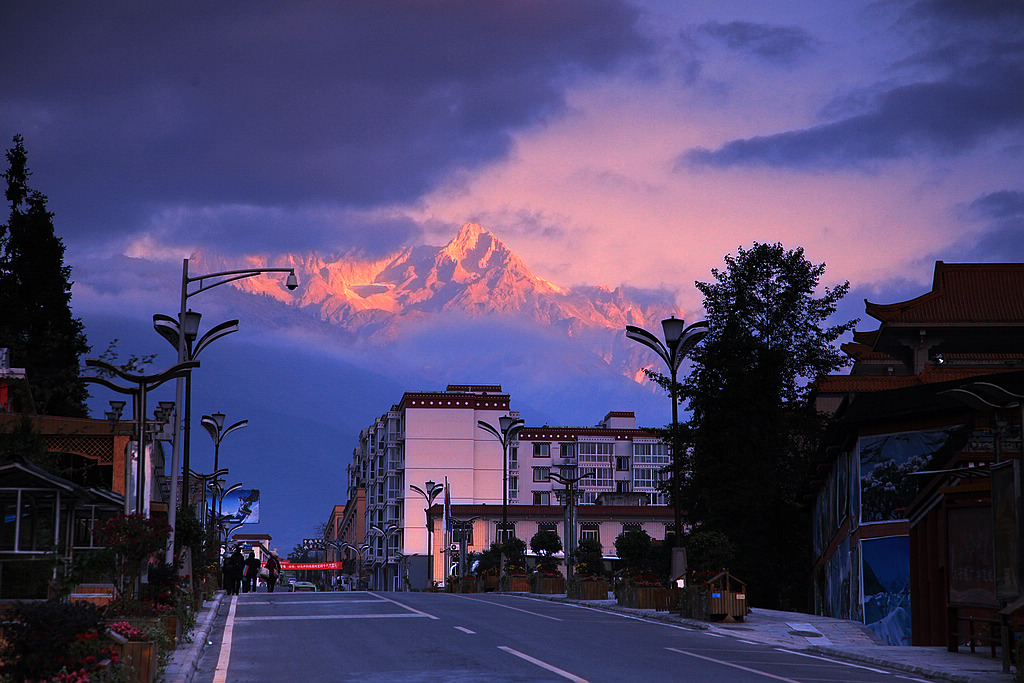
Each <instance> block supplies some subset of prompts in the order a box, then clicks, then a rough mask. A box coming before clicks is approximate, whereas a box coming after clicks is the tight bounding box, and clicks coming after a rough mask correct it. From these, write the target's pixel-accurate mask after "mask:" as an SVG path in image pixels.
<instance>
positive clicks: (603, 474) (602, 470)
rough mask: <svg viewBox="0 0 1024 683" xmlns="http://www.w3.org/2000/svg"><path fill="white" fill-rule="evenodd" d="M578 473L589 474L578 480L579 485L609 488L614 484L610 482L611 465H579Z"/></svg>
mask: <svg viewBox="0 0 1024 683" xmlns="http://www.w3.org/2000/svg"><path fill="white" fill-rule="evenodd" d="M580 474H581V475H585V474H589V475H590V476H589V477H587V478H586V479H583V480H581V481H580V486H584V487H586V488H588V489H589V488H595V489H600V488H605V489H610V488H611V487H613V486H615V484H614V483H613V482H612V468H611V467H581V468H580Z"/></svg>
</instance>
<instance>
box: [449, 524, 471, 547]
mask: <svg viewBox="0 0 1024 683" xmlns="http://www.w3.org/2000/svg"><path fill="white" fill-rule="evenodd" d="M462 539H466V545H467V546H470V545H473V523H472V522H463V523H461V524H459V525H458V526H456V527H455V528H454V529H452V543H461V542H462Z"/></svg>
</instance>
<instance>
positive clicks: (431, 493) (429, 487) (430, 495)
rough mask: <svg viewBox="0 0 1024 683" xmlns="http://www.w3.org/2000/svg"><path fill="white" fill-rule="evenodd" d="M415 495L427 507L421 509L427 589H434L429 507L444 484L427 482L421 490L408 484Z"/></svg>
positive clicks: (442, 489) (439, 493)
mask: <svg viewBox="0 0 1024 683" xmlns="http://www.w3.org/2000/svg"><path fill="white" fill-rule="evenodd" d="M409 488H411V489H412V490H413V491H415V492H416V493H418V494H420V495H421V496H423V500H425V501H426V503H427V507H426V508H424V509H423V513H424V516H425V517H426V520H427V521H426V526H427V588H433V587H434V559H433V551H434V548H433V546H432V544H431V542H430V532H431V529H430V506H431V505H433V504H434V499H435V498H437V497H438V496H439V495H441V491H444V484H438V483H435V482H433V481H430V480H427V482H426V483H425V484H424V485H423V488H420V487H419V486H416V485H415V484H409Z"/></svg>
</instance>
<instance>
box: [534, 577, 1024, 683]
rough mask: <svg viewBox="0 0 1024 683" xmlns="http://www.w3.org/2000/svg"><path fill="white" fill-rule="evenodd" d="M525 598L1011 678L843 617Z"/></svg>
mask: <svg viewBox="0 0 1024 683" xmlns="http://www.w3.org/2000/svg"><path fill="white" fill-rule="evenodd" d="M524 595H525V594H524ZM531 597H546V598H548V599H551V600H556V601H559V602H570V603H573V604H578V605H582V606H587V607H592V608H596V609H602V610H607V611H612V612H619V613H625V614H631V615H633V616H638V617H644V618H647V619H653V620H658V621H666V622H670V623H676V624H683V625H687V626H690V627H692V628H696V629H701V630H706V631H709V632H711V633H717V634H719V635H725V636H729V637H733V638H737V639H740V640H747V641H751V642H757V643H765V644H768V645H775V646H777V647H786V648H790V649H793V650H800V651H802V652H814V653H818V654H821V655H823V656H827V657H830V658H833V659H842V660H844V661H851V662H857V663H860V664H866V665H875V666H884V667H887V668H892V669H897V670H899V671H904V672H907V673H912V674H916V675H918V676H922V677H926V678H931V679H935V680H941V681H957V682H960V683H1012V681H1013V676H1012V674H1007V673H1003V662H1002V660H1001V659H999V658H998V657H997V658H992V657H991V656H990V653H989V651H988V650H987V649H986V650H984V654H983V653H982V652H983V651H982V650H981V649H979V650H978V654H973V655H972V654H971V653H970V651H969V650H967V649H966V648H962V649H961V651H960V652H959V653H954V652H947V651H946V648H944V647H894V646H887V645H884V644H883V643H882V642H881V641H880V640H879V639H878V637H877V636H875V634H874V633H873V632H872V631H871V630H870V629H869V628H867V627H866V626H864V625H863V624H860V623H857V622H855V621H849V620H846V619H832V618H830V617H819V616H816V615H813V614H800V613H797V612H778V611H775V610H766V609H752V610H751V612H750V614H748V615H747V616H746V618H745V619H744V620H743V621H742V622H706V621H697V620H694V619H686V618H683V617H680V616H679V615H677V614H669V613H667V612H656V611H655V610H652V609H630V608H626V607H620V606H619V605H617V604H616V602H615V601H614V600H571V599H568V598H566V597H565V596H564V595H560V596H559V595H553V596H537V595H532V594H531ZM997 654H998V652H997Z"/></svg>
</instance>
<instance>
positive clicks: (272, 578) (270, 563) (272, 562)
mask: <svg viewBox="0 0 1024 683" xmlns="http://www.w3.org/2000/svg"><path fill="white" fill-rule="evenodd" d="M267 572H268V573H269V576H267V592H269V593H273V592H274V586H276V585H277V578H278V577H279V576H281V560H279V559H277V551H276V550H275V551H274V552H272V553H270V558H269V559H268V560H267Z"/></svg>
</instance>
